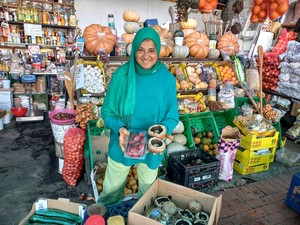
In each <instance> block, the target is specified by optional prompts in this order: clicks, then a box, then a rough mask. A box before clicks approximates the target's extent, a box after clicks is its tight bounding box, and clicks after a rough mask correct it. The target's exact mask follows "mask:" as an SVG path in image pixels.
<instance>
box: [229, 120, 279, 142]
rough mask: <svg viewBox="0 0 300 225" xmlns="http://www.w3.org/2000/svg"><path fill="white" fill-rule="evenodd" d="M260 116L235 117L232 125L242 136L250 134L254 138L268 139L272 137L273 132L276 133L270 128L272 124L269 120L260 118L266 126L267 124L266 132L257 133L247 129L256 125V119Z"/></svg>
mask: <svg viewBox="0 0 300 225" xmlns="http://www.w3.org/2000/svg"><path fill="white" fill-rule="evenodd" d="M258 116H260V115H255V116H236V117H235V118H234V120H233V123H234V124H235V125H236V126H237V127H238V128H239V130H240V131H241V133H242V134H243V135H246V136H247V134H249V133H251V134H254V135H256V136H259V137H261V136H265V137H269V136H272V135H274V132H276V129H275V128H274V127H273V126H272V122H271V121H269V120H266V119H264V118H262V121H264V122H265V123H266V124H268V126H269V128H268V130H266V131H257V130H253V129H249V127H250V126H252V125H254V124H256V123H257V117H258Z"/></svg>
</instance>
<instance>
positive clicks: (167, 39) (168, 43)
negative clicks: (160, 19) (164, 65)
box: [152, 25, 174, 57]
mask: <svg viewBox="0 0 300 225" xmlns="http://www.w3.org/2000/svg"><path fill="white" fill-rule="evenodd" d="M152 28H153V29H154V30H156V32H157V33H158V35H159V37H160V43H161V49H160V54H159V57H169V55H170V54H171V53H172V51H173V47H174V41H173V35H172V33H171V32H170V31H169V30H168V29H166V28H163V27H161V26H159V25H154V26H153V27H152Z"/></svg>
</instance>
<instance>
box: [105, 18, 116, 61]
mask: <svg viewBox="0 0 300 225" xmlns="http://www.w3.org/2000/svg"><path fill="white" fill-rule="evenodd" d="M107 19H108V27H109V28H110V29H111V32H112V34H113V35H115V37H116V43H117V40H118V34H117V29H116V27H115V25H116V23H115V17H114V15H113V14H108V18H107ZM110 55H111V56H115V55H116V44H115V46H114V48H113V50H112V52H111V53H110Z"/></svg>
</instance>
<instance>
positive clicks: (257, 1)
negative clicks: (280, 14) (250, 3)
mask: <svg viewBox="0 0 300 225" xmlns="http://www.w3.org/2000/svg"><path fill="white" fill-rule="evenodd" d="M263 2H264V0H254V5H260V4H261V3H263Z"/></svg>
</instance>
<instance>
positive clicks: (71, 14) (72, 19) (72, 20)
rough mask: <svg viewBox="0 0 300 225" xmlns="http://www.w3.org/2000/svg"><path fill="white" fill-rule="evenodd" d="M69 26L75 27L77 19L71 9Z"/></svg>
mask: <svg viewBox="0 0 300 225" xmlns="http://www.w3.org/2000/svg"><path fill="white" fill-rule="evenodd" d="M69 26H73V27H75V26H77V19H76V16H75V14H74V12H73V9H71V10H70V15H69Z"/></svg>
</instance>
